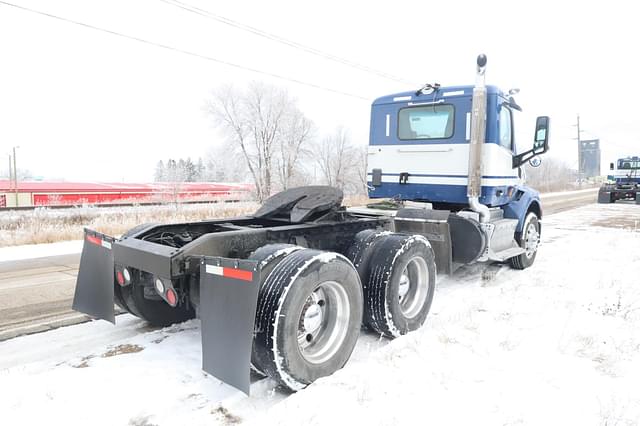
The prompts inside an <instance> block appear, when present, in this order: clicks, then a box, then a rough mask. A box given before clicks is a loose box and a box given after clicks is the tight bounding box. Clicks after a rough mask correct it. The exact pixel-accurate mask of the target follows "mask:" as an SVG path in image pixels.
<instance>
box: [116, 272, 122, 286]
mask: <svg viewBox="0 0 640 426" xmlns="http://www.w3.org/2000/svg"><path fill="white" fill-rule="evenodd" d="M116 280H118V284H120V285H124V274H123V273H122V271H118V272H116Z"/></svg>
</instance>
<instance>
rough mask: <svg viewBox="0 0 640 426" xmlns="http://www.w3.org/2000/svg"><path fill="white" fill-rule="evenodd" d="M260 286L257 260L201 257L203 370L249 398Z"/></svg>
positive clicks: (200, 311) (200, 312) (200, 310)
mask: <svg viewBox="0 0 640 426" xmlns="http://www.w3.org/2000/svg"><path fill="white" fill-rule="evenodd" d="M259 287H260V271H259V268H258V262H257V261H252V260H240V259H228V258H223V257H203V258H201V261H200V309H199V314H200V321H201V324H202V330H201V334H202V369H203V370H204V371H206V372H207V373H209V374H211V375H213V376H215V377H217V378H218V379H220V380H222V381H223V382H225V383H227V384H229V385H231V386H233V387H235V388H237V389H239V390H241V391H242V392H244V393H246V394H247V395H249V385H250V382H249V374H250V362H251V346H252V344H253V329H254V323H255V317H256V305H257V303H258V289H259Z"/></svg>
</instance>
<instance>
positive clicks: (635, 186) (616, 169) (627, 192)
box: [598, 157, 640, 204]
mask: <svg viewBox="0 0 640 426" xmlns="http://www.w3.org/2000/svg"><path fill="white" fill-rule="evenodd" d="M609 169H610V170H611V174H610V175H609V176H607V183H605V184H603V185H602V186H601V187H600V191H599V192H598V203H604V204H608V203H615V202H616V201H617V200H635V201H636V203H637V204H640V157H625V158H619V159H618V160H617V161H616V162H615V163H610V164H609Z"/></svg>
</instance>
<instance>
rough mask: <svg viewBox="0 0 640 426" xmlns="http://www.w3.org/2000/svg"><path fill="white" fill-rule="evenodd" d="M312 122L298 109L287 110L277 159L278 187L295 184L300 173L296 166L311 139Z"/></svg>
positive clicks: (283, 188)
mask: <svg viewBox="0 0 640 426" xmlns="http://www.w3.org/2000/svg"><path fill="white" fill-rule="evenodd" d="M312 132H313V123H312V122H311V120H309V119H308V118H307V117H305V115H304V114H303V113H302V111H300V110H299V109H297V108H296V109H292V110H291V111H289V113H288V115H287V117H286V120H285V122H284V125H283V127H282V132H281V134H282V137H281V140H280V144H279V147H280V155H279V157H278V159H277V170H278V179H279V183H280V189H282V190H285V189H288V188H289V187H290V186H291V184H292V183H293V184H295V183H296V181H295V177H296V175H300V174H301V173H300V171H299V170H298V166H299V164H300V159H301V157H302V155H303V154H304V153H305V151H304V149H303V148H304V146H305V144H306V142H308V141H309V140H310V139H311V136H312Z"/></svg>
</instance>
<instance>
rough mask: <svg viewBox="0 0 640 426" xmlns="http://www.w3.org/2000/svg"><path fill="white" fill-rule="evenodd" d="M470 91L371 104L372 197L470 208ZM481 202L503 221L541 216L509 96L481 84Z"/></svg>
mask: <svg viewBox="0 0 640 426" xmlns="http://www.w3.org/2000/svg"><path fill="white" fill-rule="evenodd" d="M473 91H474V86H471V85H468V86H451V87H439V86H437V85H433V86H430V88H429V90H428V91H427V92H430V93H423V92H424V91H417V92H415V91H414V92H403V93H397V94H392V95H387V96H382V97H380V98H378V99H376V100H375V101H374V102H373V104H372V107H371V127H370V139H369V149H368V158H367V161H368V163H367V174H368V175H367V177H368V188H369V197H370V198H395V199H400V200H412V201H425V202H430V203H432V204H433V205H434V208H447V209H452V210H456V209H461V208H464V207H466V205H467V200H468V197H467V185H468V158H469V144H470V140H471V121H472V99H473ZM486 100H487V105H486V124H485V128H486V130H485V135H484V146H483V149H482V166H481V169H482V176H481V194H480V198H479V201H480V203H482V204H484V205H486V206H488V207H500V208H502V209H503V210H504V217H508V218H514V219H518V232H520V231H521V230H522V226H523V224H524V218H525V216H526V213H527V211H529V210H535V211H536V212H537V213H538V216H539V218H540V217H541V216H542V209H541V203H540V197H539V195H538V192H537V191H535V190H534V189H532V188H530V187H527V186H525V185H524V184H523V180H522V178H521V173H520V172H519V166H520V164H522V162H521V160H519V159H518V153H517V151H516V144H515V141H514V124H513V123H514V119H513V116H514V114H516V113H517V110H519V107H518V105H517V104H515V102H514V100H513V97H511V96H510V95H508V94H505V93H504V92H502V91H501V90H500V89H499V88H498V87H496V86H486Z"/></svg>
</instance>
